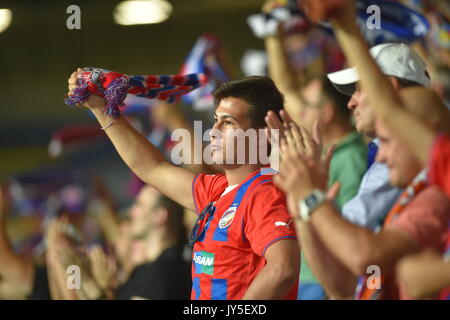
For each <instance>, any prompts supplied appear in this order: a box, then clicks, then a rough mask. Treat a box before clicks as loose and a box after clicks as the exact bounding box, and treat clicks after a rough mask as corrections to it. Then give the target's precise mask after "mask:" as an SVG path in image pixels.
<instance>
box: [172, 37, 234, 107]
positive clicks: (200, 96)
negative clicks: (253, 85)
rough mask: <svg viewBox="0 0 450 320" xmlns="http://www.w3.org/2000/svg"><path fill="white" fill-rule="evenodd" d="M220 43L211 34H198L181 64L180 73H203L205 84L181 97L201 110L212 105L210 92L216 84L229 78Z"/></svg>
mask: <svg viewBox="0 0 450 320" xmlns="http://www.w3.org/2000/svg"><path fill="white" fill-rule="evenodd" d="M221 50H222V48H221V43H220V41H219V39H218V38H217V37H216V36H214V35H212V34H204V35H202V36H200V37H199V38H198V39H197V41H196V43H195V45H194V47H193V48H192V49H191V51H190V52H189V54H188V56H187V58H186V60H185V62H184V64H183V65H182V66H181V69H180V74H184V75H187V74H204V75H205V82H206V83H205V85H204V86H203V87H202V88H200V89H199V90H195V91H194V92H191V93H189V94H187V95H185V96H184V97H183V102H184V103H186V104H189V105H192V106H193V107H194V108H195V109H197V110H201V109H205V108H208V107H209V106H212V105H213V98H212V95H211V92H212V91H213V90H214V89H215V87H216V86H217V85H218V84H221V83H224V82H227V81H229V80H230V79H231V77H230V76H229V74H228V73H227V72H226V71H225V69H224V68H223V66H222V61H221V55H222V54H223V52H222V51H221Z"/></svg>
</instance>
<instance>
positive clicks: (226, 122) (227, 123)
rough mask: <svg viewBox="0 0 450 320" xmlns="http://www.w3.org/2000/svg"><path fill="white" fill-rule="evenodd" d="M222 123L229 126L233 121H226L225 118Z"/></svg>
mask: <svg viewBox="0 0 450 320" xmlns="http://www.w3.org/2000/svg"><path fill="white" fill-rule="evenodd" d="M223 123H224V124H225V125H226V126H231V125H232V124H233V122H231V121H227V120H225V121H224V122H223Z"/></svg>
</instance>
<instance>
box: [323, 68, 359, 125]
mask: <svg viewBox="0 0 450 320" xmlns="http://www.w3.org/2000/svg"><path fill="white" fill-rule="evenodd" d="M320 80H321V82H322V94H323V97H324V98H325V99H326V100H328V101H329V102H331V103H332V104H333V105H334V106H335V110H336V112H337V115H338V117H339V118H340V119H342V120H343V121H350V119H351V116H352V113H351V111H350V109H349V108H348V106H347V104H348V101H349V99H350V97H349V96H346V95H344V94H342V93H340V92H339V91H337V90H336V88H335V87H334V86H333V84H332V83H331V81H330V80H329V79H328V77H327V76H323V77H321V78H320Z"/></svg>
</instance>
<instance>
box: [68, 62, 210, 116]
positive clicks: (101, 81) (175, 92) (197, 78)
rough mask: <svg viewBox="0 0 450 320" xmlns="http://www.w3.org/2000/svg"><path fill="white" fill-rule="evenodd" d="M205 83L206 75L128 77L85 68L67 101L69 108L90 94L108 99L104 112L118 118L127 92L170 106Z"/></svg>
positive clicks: (112, 72) (81, 101)
mask: <svg viewBox="0 0 450 320" xmlns="http://www.w3.org/2000/svg"><path fill="white" fill-rule="evenodd" d="M204 82H205V75H204V74H198V73H193V74H186V75H149V76H128V75H125V74H120V73H117V72H114V71H110V70H107V69H101V68H84V69H83V71H82V72H81V77H80V79H79V86H78V87H77V89H75V90H74V92H73V94H72V95H70V96H69V97H68V98H67V99H66V100H65V101H64V102H65V103H66V104H67V105H69V106H72V107H73V106H75V105H76V104H78V103H83V102H84V101H86V99H87V98H88V96H89V94H90V93H95V94H98V95H100V96H102V97H104V98H105V100H106V102H107V104H106V110H105V113H106V114H108V115H111V116H113V117H118V116H119V115H120V113H121V107H123V101H124V100H125V97H126V96H127V94H128V93H130V94H134V95H136V96H138V97H144V98H147V99H158V100H163V101H166V102H168V103H175V102H177V101H178V100H179V99H180V97H181V96H182V95H184V94H186V93H188V92H190V91H192V90H194V89H196V88H198V87H200V86H201V85H202V84H204Z"/></svg>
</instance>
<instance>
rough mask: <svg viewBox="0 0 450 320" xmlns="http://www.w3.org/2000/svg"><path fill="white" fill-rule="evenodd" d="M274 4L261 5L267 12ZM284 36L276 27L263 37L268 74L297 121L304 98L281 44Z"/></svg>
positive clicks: (288, 110) (271, 2) (269, 2)
mask: <svg viewBox="0 0 450 320" xmlns="http://www.w3.org/2000/svg"><path fill="white" fill-rule="evenodd" d="M276 5H277V2H276V1H273V0H271V1H268V2H266V4H265V5H264V7H263V11H264V12H269V11H270V10H271V9H272V8H273V7H274V6H276ZM284 37H285V35H284V33H283V31H282V30H281V28H278V32H277V34H275V35H271V36H268V37H267V38H266V39H265V46H266V51H267V57H268V60H269V61H268V64H269V74H270V77H271V78H272V80H273V81H274V82H275V84H276V86H277V88H278V89H279V90H280V91H281V93H283V95H284V98H285V100H286V102H285V109H286V111H287V112H288V113H289V115H290V116H291V117H292V118H293V119H294V120H295V121H296V123H298V119H299V113H300V110H301V109H302V108H303V107H304V100H303V98H302V95H301V83H300V82H299V80H298V79H297V76H296V74H295V72H294V69H293V68H292V67H291V65H290V64H289V59H288V56H287V52H286V49H285V47H284V44H283V40H284Z"/></svg>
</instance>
